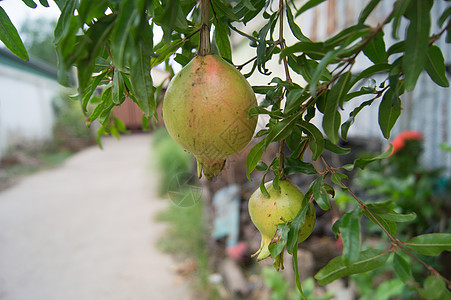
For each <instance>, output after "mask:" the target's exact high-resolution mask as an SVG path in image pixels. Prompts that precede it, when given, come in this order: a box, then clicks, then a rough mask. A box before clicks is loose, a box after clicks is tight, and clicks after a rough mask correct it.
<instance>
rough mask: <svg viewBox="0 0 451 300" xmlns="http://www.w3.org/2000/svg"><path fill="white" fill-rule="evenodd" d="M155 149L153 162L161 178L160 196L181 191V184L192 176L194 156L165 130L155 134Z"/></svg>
mask: <svg viewBox="0 0 451 300" xmlns="http://www.w3.org/2000/svg"><path fill="white" fill-rule="evenodd" d="M153 148H154V156H153V157H154V161H153V162H154V165H155V166H156V168H157V169H158V171H159V173H160V176H161V179H160V185H159V193H160V195H165V194H167V193H168V192H170V191H179V190H180V185H181V183H182V182H185V181H186V180H187V179H188V178H190V177H191V176H192V172H193V157H192V155H191V154H189V153H187V152H186V151H184V150H183V149H182V148H181V147H180V146H179V145H178V144H177V143H176V142H174V140H173V139H172V138H171V137H170V136H169V134H168V133H167V131H166V129H164V128H160V129H157V130H156V131H155V132H154V134H153Z"/></svg>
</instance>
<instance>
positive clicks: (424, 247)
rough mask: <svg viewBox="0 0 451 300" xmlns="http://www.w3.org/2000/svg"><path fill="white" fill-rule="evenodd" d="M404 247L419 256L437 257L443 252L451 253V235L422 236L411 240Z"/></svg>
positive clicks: (432, 234) (433, 234)
mask: <svg viewBox="0 0 451 300" xmlns="http://www.w3.org/2000/svg"><path fill="white" fill-rule="evenodd" d="M403 245H404V246H406V247H407V248H409V249H410V250H413V251H415V252H416V253H418V254H422V255H429V256H437V255H439V254H440V253H441V252H442V251H451V234H450V233H430V234H422V235H419V236H416V237H414V238H412V239H410V241H408V242H407V243H404V244H403Z"/></svg>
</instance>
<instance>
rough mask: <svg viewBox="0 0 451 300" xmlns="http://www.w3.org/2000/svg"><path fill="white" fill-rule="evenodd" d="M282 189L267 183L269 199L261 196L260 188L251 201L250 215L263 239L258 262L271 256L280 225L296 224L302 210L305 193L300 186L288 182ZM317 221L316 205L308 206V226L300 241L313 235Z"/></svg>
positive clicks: (285, 181) (300, 234) (283, 184)
mask: <svg viewBox="0 0 451 300" xmlns="http://www.w3.org/2000/svg"><path fill="white" fill-rule="evenodd" d="M279 186H280V191H277V190H276V189H275V188H274V186H273V182H272V181H270V182H267V183H266V184H265V187H266V190H267V191H268V193H269V197H267V196H265V195H264V194H262V192H261V191H260V188H258V189H257V190H256V191H255V192H254V193H253V194H252V196H251V197H250V199H249V215H250V217H251V220H252V222H253V223H254V225H255V227H257V229H258V230H259V231H260V234H261V236H262V241H261V245H260V249H258V251H257V252H256V253H255V254H254V255H253V256H255V255H258V256H257V260H259V261H260V260H262V259H265V258H267V257H268V256H269V255H270V253H269V249H268V246H269V244H270V243H271V240H272V239H273V237H274V235H275V233H276V230H277V225H279V224H282V223H285V222H291V221H293V219H294V218H295V217H296V215H297V214H298V212H299V210H300V209H301V207H302V200H303V199H304V194H303V193H302V191H301V190H300V189H299V187H297V186H296V185H295V184H293V183H292V182H291V181H288V180H282V181H280V182H279ZM305 201H307V200H305ZM315 222H316V213H315V207H314V206H313V203H309V204H308V210H307V214H306V216H305V223H304V225H303V226H302V227H301V229H300V231H299V236H298V242H302V241H303V240H305V239H306V238H308V237H309V236H310V234H311V233H312V231H313V227H315Z"/></svg>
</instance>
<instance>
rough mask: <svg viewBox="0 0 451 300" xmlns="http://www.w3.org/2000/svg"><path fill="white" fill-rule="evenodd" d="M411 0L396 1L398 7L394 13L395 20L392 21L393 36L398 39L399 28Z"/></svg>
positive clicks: (395, 5) (395, 4)
mask: <svg viewBox="0 0 451 300" xmlns="http://www.w3.org/2000/svg"><path fill="white" fill-rule="evenodd" d="M410 1H411V0H397V1H396V2H395V3H394V5H393V6H394V7H396V9H395V11H394V14H393V21H392V32H391V35H392V37H393V38H394V39H395V40H397V39H399V37H398V28H399V24H401V20H402V18H403V16H404V12H405V11H406V9H407V7H408V6H409V4H410Z"/></svg>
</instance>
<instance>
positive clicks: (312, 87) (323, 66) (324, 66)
mask: <svg viewBox="0 0 451 300" xmlns="http://www.w3.org/2000/svg"><path fill="white" fill-rule="evenodd" d="M341 51H342V48H338V49H336V50H332V51H329V52H327V54H326V55H325V56H324V57H323V59H321V61H320V62H319V64H318V66H317V67H316V70H315V73H313V76H312V80H311V82H310V93H311V94H312V95H316V86H317V84H318V81H319V80H320V78H321V74H322V73H323V72H324V70H326V69H327V66H328V65H329V64H330V63H331V62H332V61H333V60H334V59H335V58H336V57H337V56H338V55H339V54H340V52H341Z"/></svg>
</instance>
